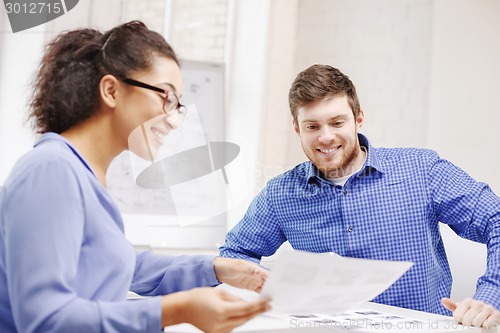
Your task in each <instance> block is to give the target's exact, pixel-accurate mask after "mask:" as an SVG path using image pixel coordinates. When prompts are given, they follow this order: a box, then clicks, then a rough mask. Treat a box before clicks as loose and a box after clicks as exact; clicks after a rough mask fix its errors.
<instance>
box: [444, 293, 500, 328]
mask: <svg viewBox="0 0 500 333" xmlns="http://www.w3.org/2000/svg"><path fill="white" fill-rule="evenodd" d="M441 303H442V304H443V306H444V307H445V308H447V309H448V310H450V311H452V312H453V318H455V320H456V321H458V322H459V323H460V324H462V325H465V326H475V327H484V328H492V327H496V326H498V325H499V324H500V311H498V310H496V309H495V308H494V307H493V306H491V305H489V304H486V303H484V302H482V301H478V300H474V299H472V298H466V299H464V300H463V301H461V302H459V303H457V302H455V301H453V300H451V299H449V298H442V299H441Z"/></svg>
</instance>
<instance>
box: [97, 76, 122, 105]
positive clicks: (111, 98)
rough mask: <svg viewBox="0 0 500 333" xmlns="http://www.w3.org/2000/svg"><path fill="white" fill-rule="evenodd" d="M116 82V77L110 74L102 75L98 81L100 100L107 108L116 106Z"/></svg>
mask: <svg viewBox="0 0 500 333" xmlns="http://www.w3.org/2000/svg"><path fill="white" fill-rule="evenodd" d="M118 84H119V82H118V79H117V78H116V77H114V76H113V75H111V74H106V75H104V76H103V77H102V78H101V81H100V82H99V94H100V96H101V101H102V103H104V104H105V105H106V106H108V107H109V108H113V109H114V108H116V98H117V93H118Z"/></svg>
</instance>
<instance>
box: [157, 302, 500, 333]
mask: <svg viewBox="0 0 500 333" xmlns="http://www.w3.org/2000/svg"><path fill="white" fill-rule="evenodd" d="M358 309H359V310H357V309H355V310H350V311H347V312H346V313H344V314H343V315H344V318H343V319H344V321H343V322H340V321H338V320H337V319H338V318H340V317H341V316H335V315H324V316H323V315H317V316H296V317H295V318H294V316H288V317H285V316H275V315H271V314H263V315H260V316H258V317H256V318H254V319H252V320H250V321H248V322H247V323H245V324H244V325H242V326H240V327H238V328H236V329H235V330H234V332H240V333H243V332H248V333H265V332H269V333H285V332H293V333H304V332H313V333H326V332H329V333H331V332H377V333H385V332H393V333H395V332H433V333H445V332H462V333H469V332H470V333H472V332H483V333H484V332H496V330H481V329H479V328H472V327H464V326H462V325H458V324H457V323H456V321H454V320H453V318H451V317H446V316H440V315H435V314H431V313H427V312H420V311H414V310H408V309H402V308H397V307H393V306H388V305H382V304H377V303H371V302H368V303H366V304H364V305H362V306H360V307H359V308H358ZM339 315H340V314H339ZM328 317H330V319H328ZM374 318H379V319H377V320H378V321H377V320H375V321H373V319H374ZM346 323H350V324H349V325H347V324H346ZM165 332H169V333H188V332H200V331H199V330H198V329H196V328H195V327H193V326H191V325H189V324H182V325H175V326H170V327H167V328H166V329H165Z"/></svg>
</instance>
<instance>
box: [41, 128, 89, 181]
mask: <svg viewBox="0 0 500 333" xmlns="http://www.w3.org/2000/svg"><path fill="white" fill-rule="evenodd" d="M49 141H59V142H62V143H64V144H66V145H67V146H68V147H69V148H70V149H71V151H72V152H73V154H75V156H76V157H77V158H78V159H79V160H80V161H81V162H82V163H83V165H84V166H85V167H86V168H87V169H89V171H90V172H92V174H94V176H95V172H94V170H92V168H91V167H90V165H89V164H88V163H87V161H85V159H84V158H83V156H82V155H80V153H79V152H78V150H76V148H75V147H74V146H73V144H72V143H71V142H69V141H68V140H67V139H66V138H65V137H63V136H62V135H60V134H57V133H53V132H47V133H44V134H42V136H41V137H40V138H38V140H36V141H35V143H34V145H33V147H37V146H39V145H41V144H43V143H46V142H49Z"/></svg>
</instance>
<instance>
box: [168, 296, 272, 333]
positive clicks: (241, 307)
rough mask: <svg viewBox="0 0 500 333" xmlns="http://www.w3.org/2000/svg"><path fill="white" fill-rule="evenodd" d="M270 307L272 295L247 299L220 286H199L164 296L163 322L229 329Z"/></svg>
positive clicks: (219, 332)
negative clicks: (252, 299) (257, 298)
mask: <svg viewBox="0 0 500 333" xmlns="http://www.w3.org/2000/svg"><path fill="white" fill-rule="evenodd" d="M268 309H269V299H267V298H261V299H259V300H256V301H251V302H247V301H244V300H241V299H239V298H237V297H235V296H233V295H231V294H229V293H228V292H226V291H225V290H222V289H220V288H195V289H192V290H188V291H182V292H177V293H173V294H170V295H166V296H163V300H162V324H163V326H169V325H175V324H180V323H189V324H192V325H194V326H196V327H197V328H199V329H200V330H202V331H204V332H207V333H226V332H229V331H231V330H233V329H234V328H235V327H237V326H240V325H241V324H243V323H244V322H246V321H247V320H249V319H252V318H253V317H255V316H257V315H259V314H261V313H263V312H264V311H267V310H268Z"/></svg>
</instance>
